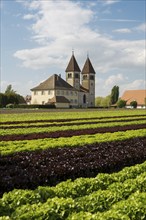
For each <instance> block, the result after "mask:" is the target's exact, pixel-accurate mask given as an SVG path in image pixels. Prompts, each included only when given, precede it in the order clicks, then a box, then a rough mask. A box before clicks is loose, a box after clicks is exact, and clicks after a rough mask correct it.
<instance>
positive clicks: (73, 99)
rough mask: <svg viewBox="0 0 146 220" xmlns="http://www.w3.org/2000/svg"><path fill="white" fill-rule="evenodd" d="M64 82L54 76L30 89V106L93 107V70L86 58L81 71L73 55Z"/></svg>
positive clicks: (57, 76) (59, 77) (59, 76)
mask: <svg viewBox="0 0 146 220" xmlns="http://www.w3.org/2000/svg"><path fill="white" fill-rule="evenodd" d="M65 72H66V81H65V80H64V79H62V77H61V75H60V74H59V75H57V74H54V75H52V76H50V77H49V78H48V79H47V80H45V81H44V82H42V83H40V84H39V85H38V86H36V87H34V88H32V89H31V104H42V105H55V106H56V108H71V107H74V108H78V107H82V108H87V107H94V106H95V70H94V68H93V66H92V63H91V61H90V59H89V57H88V56H87V59H86V61H85V64H84V66H83V69H82V71H81V69H80V67H79V65H78V63H77V61H76V58H75V56H74V53H72V56H71V58H70V61H69V63H68V65H67V68H66V70H65Z"/></svg>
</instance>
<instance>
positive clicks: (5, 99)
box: [0, 85, 26, 107]
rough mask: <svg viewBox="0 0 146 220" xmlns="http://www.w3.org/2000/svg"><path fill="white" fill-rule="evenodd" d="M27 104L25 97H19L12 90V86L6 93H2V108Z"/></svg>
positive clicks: (0, 101) (0, 104) (0, 94)
mask: <svg viewBox="0 0 146 220" xmlns="http://www.w3.org/2000/svg"><path fill="white" fill-rule="evenodd" d="M21 103H26V101H25V99H24V97H23V96H21V95H19V94H17V93H16V91H14V90H13V89H12V85H8V86H7V88H6V91H5V93H0V107H10V106H12V104H13V107H15V105H16V104H21Z"/></svg>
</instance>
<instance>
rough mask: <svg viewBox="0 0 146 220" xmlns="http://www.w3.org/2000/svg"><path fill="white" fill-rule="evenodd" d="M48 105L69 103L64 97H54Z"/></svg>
mask: <svg viewBox="0 0 146 220" xmlns="http://www.w3.org/2000/svg"><path fill="white" fill-rule="evenodd" d="M49 103H70V101H69V100H68V99H67V98H66V97H64V96H54V97H53V98H52V99H50V100H49Z"/></svg>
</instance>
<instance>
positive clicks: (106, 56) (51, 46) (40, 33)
mask: <svg viewBox="0 0 146 220" xmlns="http://www.w3.org/2000/svg"><path fill="white" fill-rule="evenodd" d="M145 8H146V1H145V0H93V1H92V0H90V1H89V0H85V1H83V0H82V1H78V0H74V1H73V0H72V1H71V0H37V1H34V0H27V1H25V0H1V6H0V9H1V67H0V68H1V83H0V85H1V91H2V92H4V91H5V89H6V87H7V85H9V84H12V86H13V89H14V90H16V91H17V92H18V93H19V94H21V95H24V96H25V95H27V94H30V89H31V88H33V87H34V86H36V85H38V84H39V83H40V82H42V81H44V80H46V79H47V78H48V77H49V76H51V75H52V74H54V73H56V74H61V76H62V78H64V79H65V69H66V66H67V64H68V62H69V59H70V57H71V54H72V49H74V54H75V57H76V60H77V62H78V64H79V66H80V69H82V68H83V65H84V62H85V60H86V58H87V52H88V53H89V57H90V60H91V62H92V64H93V66H94V69H95V71H96V96H106V95H109V94H110V92H111V89H112V87H113V86H114V85H118V86H119V88H120V95H122V93H123V91H124V90H126V89H145V86H146V82H145V74H146V73H145V67H146V64H145V46H146V43H145V37H146V11H145Z"/></svg>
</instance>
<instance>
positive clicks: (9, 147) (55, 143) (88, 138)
mask: <svg viewBox="0 0 146 220" xmlns="http://www.w3.org/2000/svg"><path fill="white" fill-rule="evenodd" d="M145 136H146V129H139V130H129V131H128V130H127V131H119V132H114V133H110V132H108V133H103V134H99V133H97V134H93V135H81V136H72V137H68V138H67V137H60V138H46V139H37V140H22V141H1V144H0V152H1V155H8V154H13V153H16V152H23V151H28V152H30V151H36V150H45V149H48V148H49V149H50V148H64V147H67V148H68V147H69V148H71V147H76V146H78V147H79V146H84V145H86V144H93V143H101V142H111V141H119V140H120V141H122V140H126V139H130V138H135V137H145Z"/></svg>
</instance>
